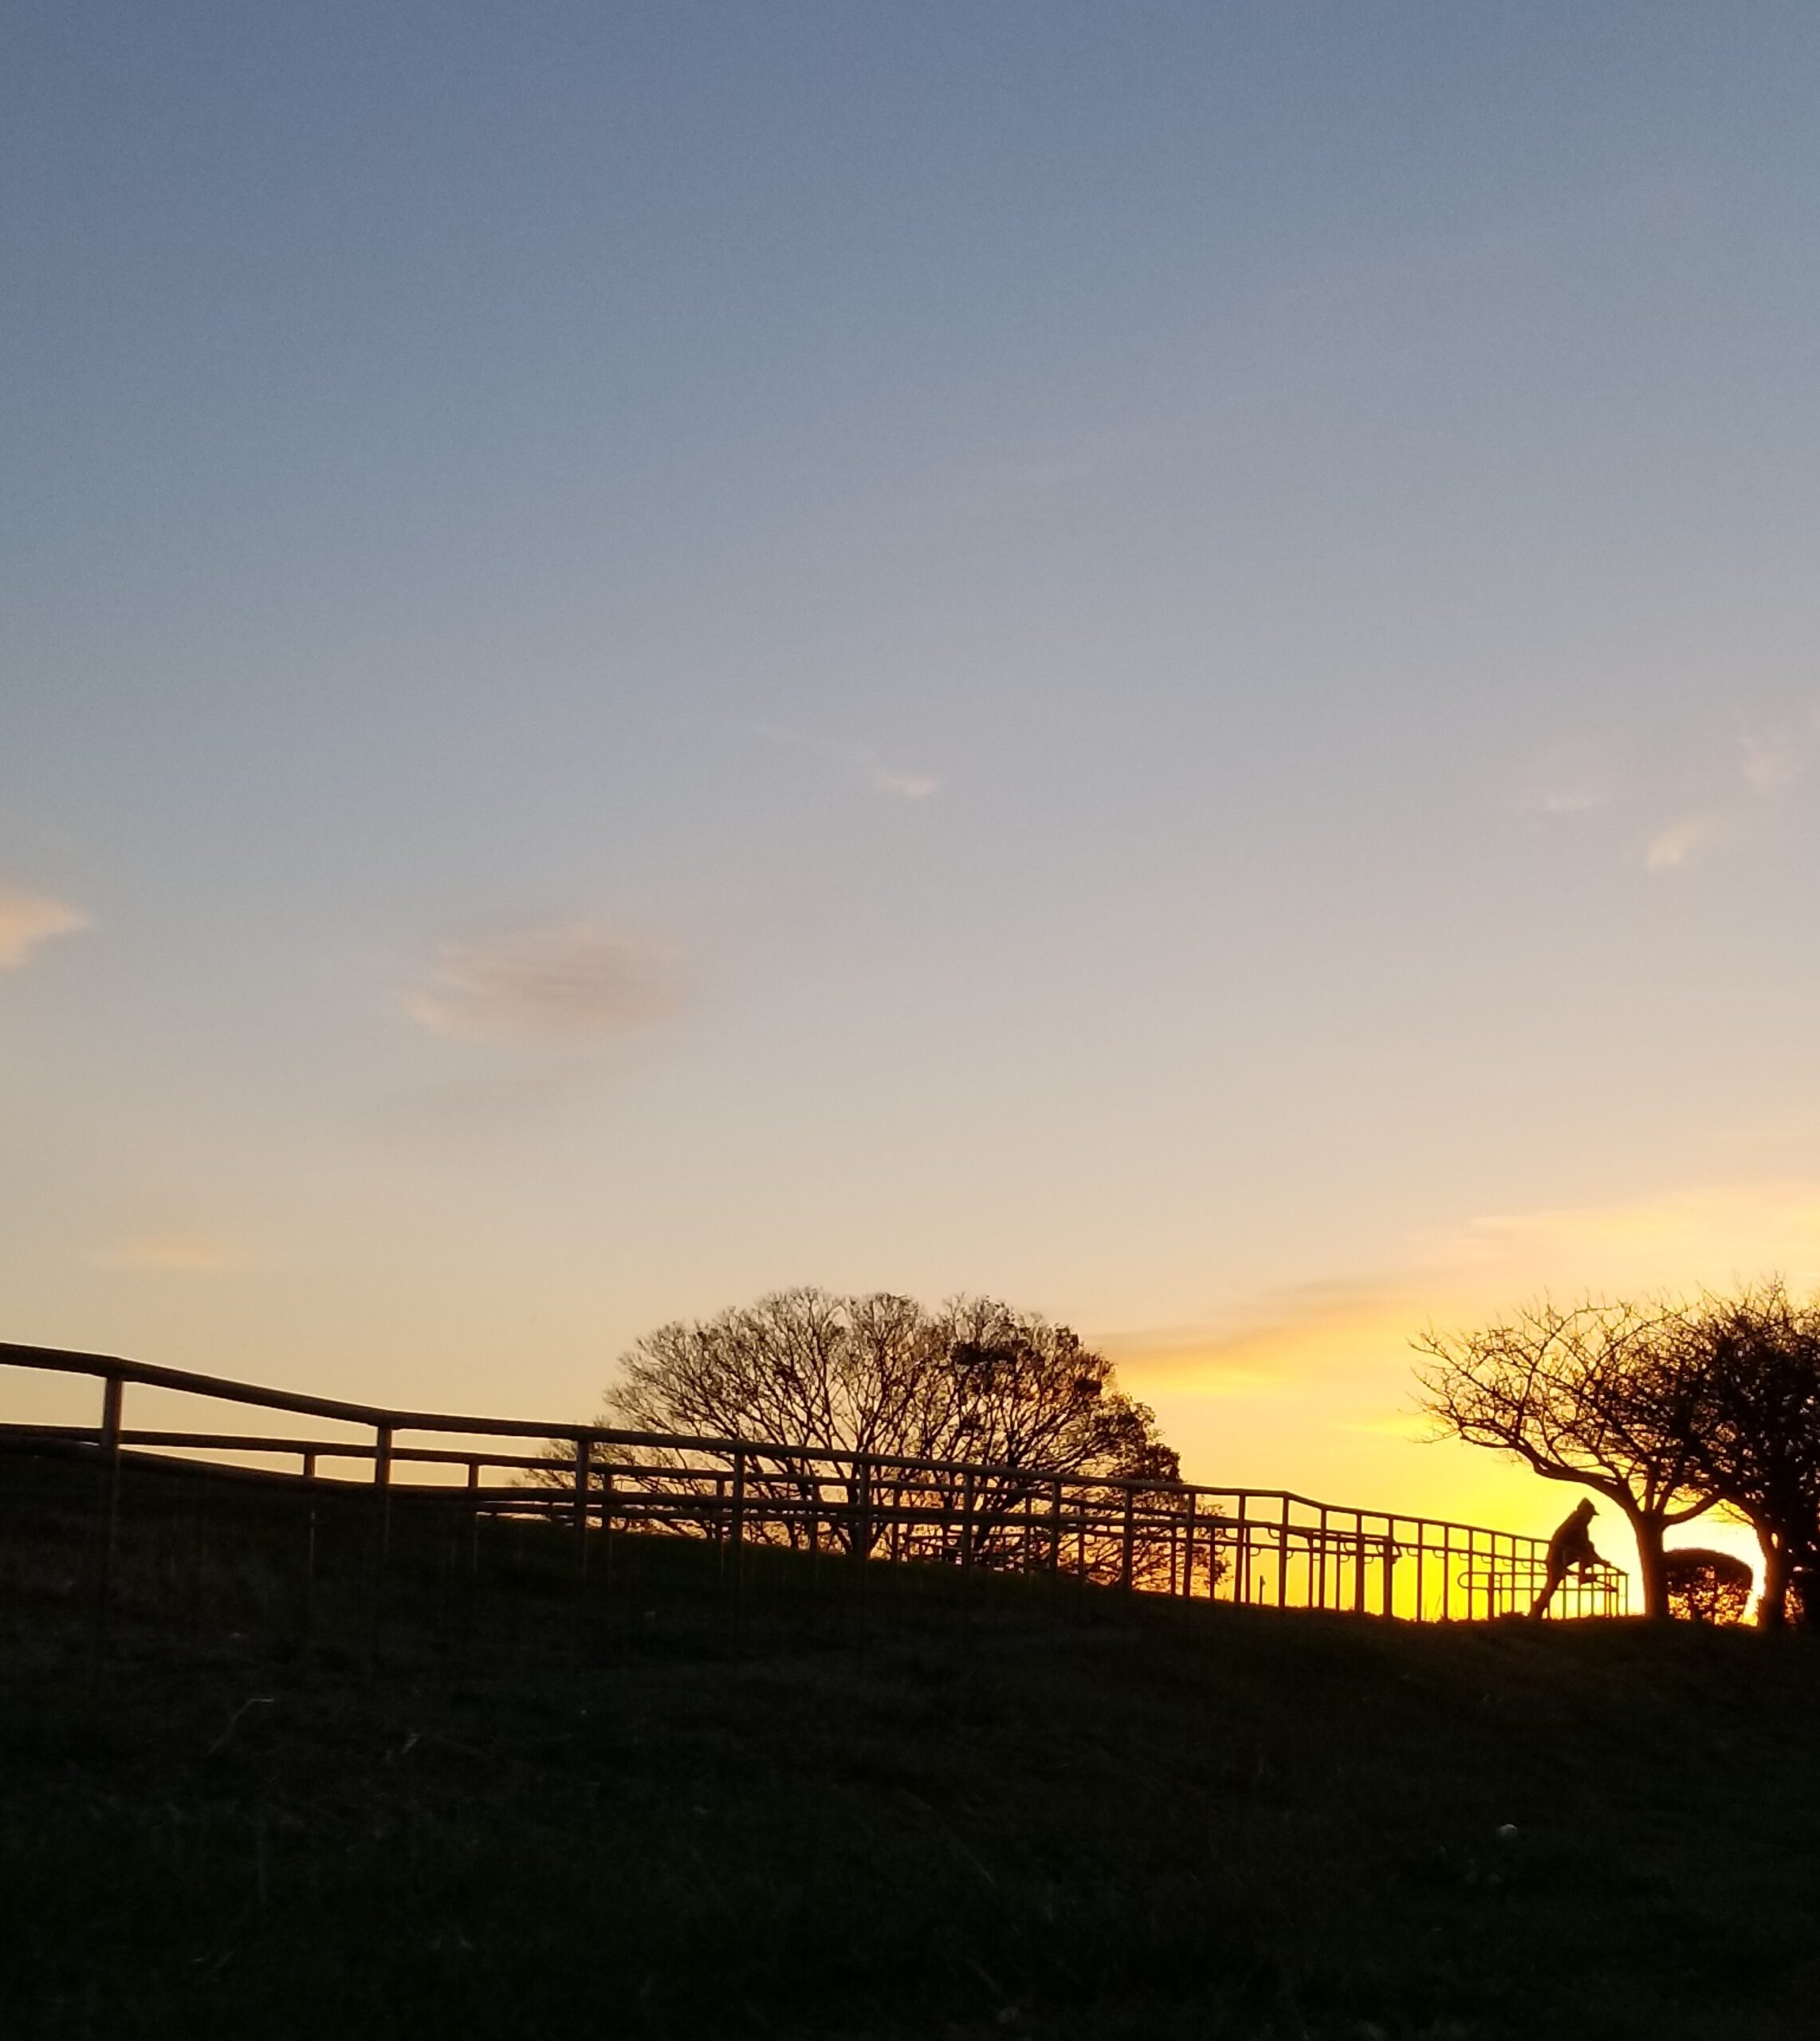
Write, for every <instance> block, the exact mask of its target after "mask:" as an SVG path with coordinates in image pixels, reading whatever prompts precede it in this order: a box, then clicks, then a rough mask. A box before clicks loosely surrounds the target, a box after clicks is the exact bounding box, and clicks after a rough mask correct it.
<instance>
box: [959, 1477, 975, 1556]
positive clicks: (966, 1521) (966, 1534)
mask: <svg viewBox="0 0 1820 2041" xmlns="http://www.w3.org/2000/svg"><path fill="white" fill-rule="evenodd" d="M973 1502H974V1495H973V1469H972V1468H971V1467H969V1469H967V1471H966V1472H965V1473H964V1474H963V1475H962V1476H961V1572H962V1574H963V1575H965V1574H969V1573H971V1572H972V1571H973Z"/></svg>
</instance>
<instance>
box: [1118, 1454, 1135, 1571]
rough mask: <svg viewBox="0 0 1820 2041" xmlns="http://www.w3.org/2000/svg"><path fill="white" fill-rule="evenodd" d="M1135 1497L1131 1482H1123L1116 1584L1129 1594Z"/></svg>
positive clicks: (1133, 1550) (1133, 1540) (1133, 1542)
mask: <svg viewBox="0 0 1820 2041" xmlns="http://www.w3.org/2000/svg"><path fill="white" fill-rule="evenodd" d="M1136 1516H1137V1497H1136V1496H1135V1494H1134V1492H1133V1490H1132V1487H1131V1484H1130V1482H1129V1481H1127V1482H1126V1484H1125V1526H1124V1535H1123V1539H1122V1544H1121V1549H1120V1551H1119V1555H1118V1585H1119V1586H1120V1587H1122V1589H1123V1590H1124V1591H1125V1592H1126V1594H1127V1595H1129V1594H1130V1591H1131V1587H1132V1582H1133V1569H1132V1562H1133V1559H1134V1555H1135V1550H1136V1546H1137V1536H1138V1527H1137V1521H1136Z"/></svg>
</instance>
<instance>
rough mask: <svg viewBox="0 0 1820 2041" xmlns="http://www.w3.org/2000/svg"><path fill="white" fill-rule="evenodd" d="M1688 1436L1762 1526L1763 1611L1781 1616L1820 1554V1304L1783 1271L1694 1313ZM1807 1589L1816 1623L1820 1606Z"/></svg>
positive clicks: (1732, 1497)
mask: <svg viewBox="0 0 1820 2041" xmlns="http://www.w3.org/2000/svg"><path fill="white" fill-rule="evenodd" d="M1687 1339H1688V1347H1689V1349H1690V1351H1691V1355H1692V1364H1691V1367H1690V1369H1689V1370H1688V1372H1689V1377H1690V1380H1691V1382H1692V1387H1693V1390H1694V1396H1693V1400H1692V1404H1691V1406H1690V1408H1689V1409H1688V1412H1687V1414H1686V1416H1687V1424H1686V1444H1687V1447H1688V1455H1689V1457H1690V1460H1691V1461H1692V1465H1693V1466H1694V1468H1695V1469H1696V1471H1697V1475H1698V1478H1699V1480H1700V1482H1701V1484H1702V1485H1704V1487H1705V1488H1708V1489H1709V1490H1710V1492H1712V1494H1714V1495H1716V1496H1718V1497H1719V1499H1720V1500H1721V1501H1722V1502H1723V1503H1724V1504H1725V1505H1726V1507H1727V1508H1728V1509H1729V1510H1730V1511H1732V1512H1734V1513H1735V1515H1737V1516H1741V1517H1743V1519H1744V1520H1745V1521H1746V1522H1747V1523H1748V1524H1750V1526H1751V1528H1752V1530H1754V1531H1755V1532H1756V1534H1757V1544H1758V1547H1759V1550H1760V1551H1762V1553H1763V1592H1762V1594H1761V1595H1760V1596H1759V1599H1758V1603H1757V1620H1758V1622H1759V1623H1760V1624H1762V1625H1763V1627H1764V1628H1765V1629H1769V1630H1774V1629H1778V1628H1779V1627H1780V1626H1781V1625H1782V1623H1783V1620H1784V1617H1785V1612H1786V1610H1787V1603H1788V1600H1789V1589H1790V1587H1791V1583H1792V1582H1794V1579H1795V1578H1796V1576H1797V1575H1799V1576H1800V1578H1801V1581H1802V1585H1803V1587H1805V1583H1806V1579H1808V1578H1810V1575H1811V1570H1812V1569H1813V1567H1814V1565H1815V1564H1816V1563H1817V1561H1820V1305H1817V1304H1814V1303H1807V1304H1799V1303H1797V1302H1796V1301H1795V1300H1794V1299H1793V1298H1791V1296H1789V1294H1788V1290H1787V1286H1786V1284H1784V1283H1783V1281H1782V1280H1781V1279H1780V1278H1779V1277H1778V1278H1775V1279H1772V1280H1770V1281H1768V1282H1767V1283H1763V1284H1759V1285H1757V1286H1756V1287H1755V1288H1752V1289H1748V1290H1746V1291H1744V1292H1742V1293H1741V1294H1740V1295H1739V1296H1736V1297H1732V1298H1723V1297H1712V1296H1708V1297H1704V1298H1702V1299H1701V1300H1700V1304H1699V1305H1698V1306H1697V1307H1696V1308H1695V1310H1694V1311H1693V1312H1691V1313H1690V1314H1689V1315H1688V1329H1687ZM1800 1601H1801V1605H1802V1614H1803V1616H1804V1617H1805V1618H1806V1621H1807V1622H1809V1623H1810V1625H1812V1624H1813V1623H1814V1621H1815V1617H1816V1614H1817V1613H1820V1612H1816V1611H1815V1610H1813V1609H1812V1607H1811V1606H1810V1597H1809V1596H1808V1595H1806V1593H1805V1592H1803V1593H1802V1595H1801V1596H1800Z"/></svg>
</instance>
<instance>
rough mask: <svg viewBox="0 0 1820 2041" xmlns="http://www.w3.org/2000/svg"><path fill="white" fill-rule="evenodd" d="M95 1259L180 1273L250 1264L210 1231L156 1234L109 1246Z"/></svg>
mask: <svg viewBox="0 0 1820 2041" xmlns="http://www.w3.org/2000/svg"><path fill="white" fill-rule="evenodd" d="M95 1260H96V1261H97V1262H99V1263H100V1265H101V1266H102V1267H103V1268H140V1269H153V1270H158V1271H161V1272H167V1273H171V1274H175V1275H181V1276H213V1275H218V1274H220V1273H221V1272H222V1271H223V1270H225V1269H230V1268H247V1267H248V1266H250V1262H249V1259H248V1257H247V1256H246V1255H244V1254H242V1253H240V1251H239V1250H238V1249H237V1248H235V1247H234V1246H232V1245H230V1243H229V1242H228V1241H224V1240H222V1239H219V1238H218V1237H216V1236H215V1235H214V1234H213V1233H158V1234H154V1235H151V1236H150V1237H147V1238H144V1239H140V1240H131V1241H126V1242H125V1243H124V1245H121V1246H120V1247H117V1248H112V1249H108V1252H107V1253H104V1254H98V1255H96V1256H95Z"/></svg>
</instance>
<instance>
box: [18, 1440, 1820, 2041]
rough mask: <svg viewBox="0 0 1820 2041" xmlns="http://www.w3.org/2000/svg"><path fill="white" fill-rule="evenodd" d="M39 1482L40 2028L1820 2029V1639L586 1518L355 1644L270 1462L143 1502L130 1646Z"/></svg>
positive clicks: (319, 2037)
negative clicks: (285, 1576)
mask: <svg viewBox="0 0 1820 2041" xmlns="http://www.w3.org/2000/svg"><path fill="white" fill-rule="evenodd" d="M7 1480H12V1481H14V1502H15V1505H16V1504H17V1502H18V1496H19V1494H20V1493H21V1491H20V1489H19V1488H18V1479H17V1477H16V1475H15V1473H14V1470H12V1469H9V1468H8V1467H7V1466H6V1465H0V1481H7ZM26 1515H27V1512H22V1510H21V1509H20V1508H18V1507H17V1506H15V1507H14V1509H13V1511H12V1513H11V1515H10V1516H9V1517H7V1518H6V1524H8V1525H9V1526H10V1533H9V1535H10V1538H11V1544H10V1546H9V1547H8V1550H9V1551H10V1555H11V1556H10V1559H8V1561H7V1563H6V1567H5V1569H4V1571H3V1572H0V1594H3V1596H4V1599H3V1601H0V1664H3V1666H4V1671H3V1673H0V1739H3V1748H0V1779H3V1783H0V1921H4V1923H5V1934H4V1949H5V1953H4V1955H3V1956H0V2027H3V2028H4V2031H6V2033H7V2034H8V2035H17V2036H21V2037H23V2036H26V2035H57V2036H60V2037H61V2036H72V2037H75V2036H93V2037H96V2041H132V2038H133V2037H137V2036H160V2037H162V2036H172V2037H175V2036H178V2035H182V2036H184V2037H188V2038H189V2041H206V2037H214V2036H221V2037H234V2041H249V2038H250V2037H267V2036H273V2037H276V2036H283V2037H296V2041H326V2037H330V2036H336V2037H356V2036H360V2037H364V2036H368V2035H374V2036H376V2035H436V2036H448V2037H467V2036H472V2037H481V2036H485V2037H489V2041H490V2037H496V2036H497V2037H505V2036H511V2037H513V2041H518V2038H519V2037H529V2036H531V2035H539V2036H542V2035H557V2034H560V2035H564V2036H569V2037H572V2036H578V2035H580V2036H587V2035H659V2036H661V2035H676V2036H689V2035H706V2034H737V2035H776V2036H784V2035H789V2036H804V2035H806V2036H835V2035H840V2036H851V2037H860V2036H876V2037H880V2041H883V2037H899V2036H902V2037H905V2041H908V2037H911V2036H915V2037H918V2041H928V2037H942V2036H956V2037H959V2036H983V2035H995V2036H997V2035H1012V2036H1019V2035H1022V2036H1041V2035H1055V2036H1063V2035H1094V2036H1096V2037H1098V2036H1103V2037H1107V2041H1114V2037H1121V2036H1127V2035H1129V2036H1137V2035H1144V2036H1146V2037H1173V2036H1177V2035H1180V2036H1184V2037H1186V2036H1190V2035H1192V2036H1195V2037H1199V2038H1200V2041H1206V2038H1207V2037H1217V2036H1225V2035H1230V2036H1235V2037H1236V2036H1245V2037H1258V2041H1262V2037H1266V2036H1270V2037H1281V2041H1288V2037H1292V2036H1317V2037H1322V2041H1327V2037H1346V2041H1370V2038H1371V2037H1390V2036H1395V2037H1417V2036H1422V2037H1428V2041H1443V2037H1449V2038H1450V2041H1468V2037H1470V2041H1493V2037H1532V2036H1533V2037H1553V2036H1564V2035H1576V2036H1586V2037H1596V2041H1624V2038H1625V2037H1628V2036H1633V2035H1634V2036H1638V2037H1641V2036H1645V2035H1647V2036H1649V2037H1650V2041H1674V2037H1680V2036H1688V2037H1693V2036H1699V2037H1700V2041H1714V2037H1724V2036H1737V2037H1751V2041H1761V2038H1762V2037H1766V2036H1783V2035H1790V2036H1795V2035H1810V2034H1820V1941H1816V1938H1815V1936H1814V1921H1815V1919H1816V1917H1817V1914H1820V1846H1817V1838H1820V1740H1817V1737H1816V1733H1815V1725H1816V1723H1817V1721H1820V1650H1816V1649H1815V1647H1814V1642H1813V1641H1812V1640H1810V1639H1809V1638H1805V1637H1789V1638H1759V1637H1757V1636H1755V1635H1753V1634H1713V1633H1710V1632H1697V1631H1693V1630H1688V1629H1682V1628H1673V1629H1661V1630H1657V1629H1653V1628H1651V1627H1649V1626H1645V1625H1642V1624H1641V1623H1625V1624H1611V1625H1580V1626H1566V1625H1562V1626H1530V1625H1527V1624H1526V1623H1523V1622H1508V1623H1504V1624H1500V1625H1496V1626H1454V1627H1452V1628H1448V1629H1438V1628H1436V1629H1426V1630H1417V1629H1414V1628H1410V1627H1405V1626H1392V1625H1389V1624H1386V1623H1382V1622H1372V1621H1369V1620H1355V1619H1351V1618H1338V1617H1331V1616H1327V1617H1304V1616H1297V1615H1284V1614H1275V1613H1272V1612H1270V1611H1268V1610H1235V1609H1230V1608H1225V1607H1217V1608H1210V1607H1208V1606H1204V1605H1203V1606H1181V1605H1176V1604H1169V1603H1157V1602H1150V1601H1147V1600H1145V1599H1137V1600H1126V1599H1122V1598H1121V1597H1119V1596H1118V1595H1116V1594H1115V1593H1110V1592H1105V1591H1091V1592H1088V1593H1084V1594H1083V1592H1081V1591H1067V1590H1062V1589H1058V1588H1057V1587H1055V1586H1054V1585H1053V1584H1052V1583H1047V1582H1040V1581H1039V1582H1035V1583H1026V1582H1024V1581H1001V1582H992V1583H977V1584H976V1586H975V1587H973V1588H972V1589H969V1590H967V1591H963V1590H962V1588H961V1584H960V1583H959V1582H958V1581H957V1579H954V1578H953V1576H951V1575H943V1576H941V1577H940V1578H937V1579H923V1580H913V1581H910V1582H907V1583H906V1582H902V1581H900V1582H899V1583H897V1584H896V1585H895V1586H893V1585H892V1584H891V1583H890V1582H888V1581H886V1580H884V1579H873V1580H871V1581H869V1582H868V1583H867V1591H866V1593H865V1595H863V1597H862V1596H860V1595H856V1594H855V1593H854V1592H852V1591H851V1570H850V1571H849V1574H848V1575H846V1576H843V1579H842V1580H841V1581H839V1582H836V1583H834V1586H833V1587H830V1585H829V1583H828V1582H827V1580H826V1579H822V1580H820V1582H819V1583H811V1582H810V1581H809V1580H808V1575H807V1574H806V1573H805V1571H804V1568H803V1567H802V1566H801V1565H800V1564H798V1565H795V1566H792V1563H790V1562H788V1560H786V1559H782V1558H780V1557H778V1556H776V1555H772V1556H770V1557H768V1558H766V1559H763V1560H761V1561H760V1562H757V1563H754V1565H753V1567H751V1569H750V1570H749V1572H748V1575H747V1577H746V1579H745V1581H744V1583H742V1584H741V1586H740V1587H738V1588H737V1590H736V1589H735V1587H733V1585H732V1584H731V1583H729V1582H728V1581H726V1580H725V1579H723V1577H722V1575H721V1571H720V1569H719V1567H718V1565H717V1562H716V1560H715V1558H714V1555H713V1554H712V1553H711V1552H710V1551H706V1550H705V1549H703V1548H702V1547H686V1548H682V1549H679V1548H678V1546H677V1545H675V1544H660V1543H659V1542H658V1541H651V1540H621V1541H619V1543H620V1545H621V1547H622V1549H621V1550H620V1551H619V1554H618V1555H617V1557H616V1559H615V1567H616V1568H617V1571H616V1572H615V1576H614V1578H613V1579H612V1581H611V1583H597V1587H596V1592H597V1594H599V1595H600V1596H601V1598H602V1599H599V1600H597V1601H596V1603H595V1604H594V1605H592V1609H591V1611H590V1613H589V1614H588V1620H587V1621H586V1622H584V1624H582V1625H581V1626H580V1627H578V1626H577V1625H576V1622H575V1621H574V1618H573V1607H572V1598H571V1596H570V1595H569V1594H568V1588H567V1586H566V1585H565V1583H569V1582H571V1581H572V1571H571V1568H572V1559H571V1558H570V1556H569V1553H570V1551H571V1548H570V1547H568V1546H567V1545H565V1544H564V1541H563V1538H562V1534H561V1533H560V1532H556V1531H552V1530H548V1529H545V1528H540V1527H531V1528H526V1529H523V1530H517V1529H513V1528H510V1527H499V1535H500V1536H501V1539H502V1540H505V1541H506V1542H505V1544H501V1546H500V1547H498V1549H497V1550H496V1551H493V1553H492V1554H491V1555H490V1558H491V1563H490V1565H489V1568H488V1569H487V1571H486V1576H485V1577H486V1579H488V1581H489V1583H490V1585H489V1597H490V1599H489V1601H488V1603H487V1605H486V1608H485V1611H484V1612H483V1614H484V1620H481V1621H478V1622H476V1621H474V1620H471V1618H472V1616H473V1611H472V1610H469V1611H468V1612H467V1618H464V1620H463V1621H462V1622H453V1621H452V1620H451V1618H450V1610H451V1606H452V1605H451V1603H450V1601H449V1599H448V1595H447V1593H446V1579H444V1575H438V1574H437V1573H436V1572H435V1571H434V1568H433V1567H432V1566H431V1564H430V1559H429V1556H428V1553H429V1547H428V1545H427V1544H426V1545H425V1546H424V1547H423V1550H422V1551H419V1552H418V1553H417V1554H416V1555H415V1558H413V1557H412V1556H411V1551H410V1548H409V1541H408V1540H407V1541H406V1551H405V1552H404V1554H403V1556H402V1557H398V1558H395V1561H394V1563H393V1567H392V1571H391V1578H390V1582H389V1586H388V1588H387V1599H386V1603H385V1606H384V1608H383V1626H382V1627H381V1628H380V1630H379V1631H378V1632H377V1633H376V1634H375V1632H374V1631H373V1630H371V1628H370V1627H369V1626H364V1623H363V1621H362V1620H361V1618H360V1610H359V1608H358V1606H357V1602H356V1599H346V1600H345V1601H344V1604H343V1605H342V1606H340V1608H339V1610H337V1609H336V1606H335V1605H334V1603H333V1601H332V1597H331V1598H330V1599H329V1603H328V1606H327V1611H326V1613H324V1610H322V1609H320V1608H319V1609H318V1610H316V1611H315V1612H314V1613H313V1618H312V1621H311V1625H310V1628H309V1633H308V1634H307V1636H306V1635H305V1634H303V1633H302V1632H301V1631H300V1630H299V1629H298V1627H297V1625H296V1624H295V1623H293V1622H290V1621H289V1619H288V1618H287V1620H285V1621H284V1622H278V1621H273V1620H265V1618H266V1617H269V1615H270V1614H271V1607H270V1605H269V1596H267V1597H266V1598H265V1599H264V1600H261V1597H260V1595H259V1594H258V1593H257V1592H256V1590H257V1587H258V1581H259V1576H260V1568H261V1564H262V1563H263V1562H262V1561H261V1559H260V1551H261V1545H260V1538H261V1530H260V1526H261V1505H260V1504H259V1502H258V1500H257V1497H254V1498H252V1499H251V1500H248V1501H247V1502H246V1503H245V1504H242V1507H241V1508H240V1511H239V1514H238V1518H237V1517H236V1516H234V1513H232V1512H222V1513H219V1514H212V1513H210V1512H206V1511H205V1512H199V1513H198V1514H196V1515H195V1516H191V1517H189V1518H187V1519H186V1520H185V1524H184V1528H183V1538H184V1539H186V1540H187V1541H188V1543H187V1546H183V1547H181V1548H179V1547H173V1548H172V1549H173V1551H176V1552H177V1555H178V1556H177V1558H175V1559H169V1560H168V1563H167V1561H166V1560H163V1559H156V1558H155V1555H153V1556H147V1552H149V1551H150V1548H149V1547H147V1551H142V1552H140V1554H139V1556H138V1558H137V1559H136V1558H135V1555H134V1547H133V1545H132V1540H131V1538H130V1537H129V1539H128V1547H127V1549H126V1551H124V1554H123V1559H122V1566H121V1571H120V1579H119V1583H118V1600H119V1606H118V1608H117V1610H116V1614H115V1617H114V1619H113V1621H112V1626H111V1628H110V1630H109V1633H108V1638H107V1639H106V1642H105V1648H104V1652H103V1654H102V1655H101V1657H100V1659H99V1661H98V1662H92V1658H91V1645H92V1640H91V1638H90V1633H89V1629H88V1622H87V1621H86V1618H85V1605H84V1603H83V1602H82V1598H81V1595H80V1594H78V1593H77V1592H76V1591H74V1588H73V1583H74V1582H75V1580H76V1578H77V1571H78V1570H77V1569H76V1568H75V1567H73V1566H65V1565H63V1564H62V1563H61V1562H60V1561H59V1560H58V1559H57V1555H56V1552H55V1551H54V1550H53V1548H52V1547H47V1546H45V1544H43V1543H42V1542H40V1543H38V1544H33V1542H32V1541H31V1540H29V1539H24V1538H22V1534H21V1525H22V1523H23V1522H24V1521H25V1520H26ZM33 1521H34V1522H35V1521H36V1518H35V1516H34V1517H33ZM53 1544H54V1541H53ZM185 1552H187V1559H185V1558H183V1554H184V1553H185ZM438 1580H444V1587H442V1588H438V1587H437V1586H436V1583H437V1582H438ZM199 1582H200V1583H202V1586H201V1587H199V1586H198V1583H199ZM812 1589H813V1591H811V1590H812ZM370 1613H371V1612H370V1611H369V1614H370ZM1511 1827H1514V1831H1515V1832H1514V1833H1501V1832H1500V1831H1505V1830H1507V1828H1511Z"/></svg>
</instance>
